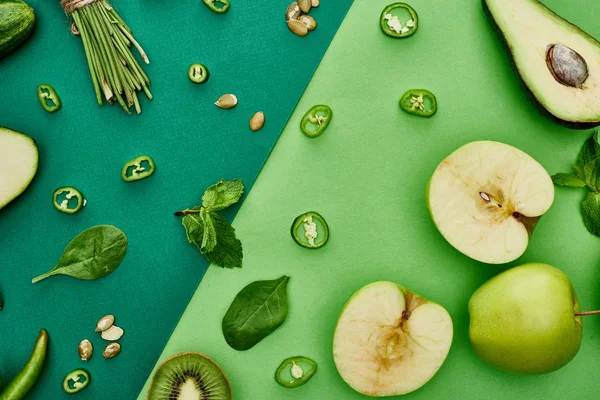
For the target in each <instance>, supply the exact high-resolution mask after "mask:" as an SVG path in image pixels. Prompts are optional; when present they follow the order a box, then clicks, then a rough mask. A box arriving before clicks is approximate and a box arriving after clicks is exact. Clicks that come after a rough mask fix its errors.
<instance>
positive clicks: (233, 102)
mask: <svg viewBox="0 0 600 400" xmlns="http://www.w3.org/2000/svg"><path fill="white" fill-rule="evenodd" d="M237 103H238V99H237V97H236V96H235V95H234V94H224V95H223V96H221V97H219V99H218V100H217V101H216V102H215V106H217V107H219V108H224V109H226V110H227V109H230V108H233V107H235V106H237Z"/></svg>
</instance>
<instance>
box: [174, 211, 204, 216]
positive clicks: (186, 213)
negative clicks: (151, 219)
mask: <svg viewBox="0 0 600 400" xmlns="http://www.w3.org/2000/svg"><path fill="white" fill-rule="evenodd" d="M200 211H201V210H181V211H177V212H176V213H175V215H176V216H178V217H179V216H181V215H191V214H200Z"/></svg>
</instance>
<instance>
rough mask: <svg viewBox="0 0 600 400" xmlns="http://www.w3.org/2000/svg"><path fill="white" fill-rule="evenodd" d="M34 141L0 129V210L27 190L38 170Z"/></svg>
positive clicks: (19, 134)
mask: <svg viewBox="0 0 600 400" xmlns="http://www.w3.org/2000/svg"><path fill="white" fill-rule="evenodd" d="M38 156H39V152H38V148H37V145H36V144H35V141H34V140H33V139H32V138H30V137H29V136H26V135H24V134H22V133H19V132H15V131H13V130H10V129H8V128H2V127H0V209H2V208H3V207H4V206H6V205H7V204H8V203H10V202H11V201H12V200H14V199H15V198H16V197H17V196H19V195H20V194H21V193H23V192H24V191H25V189H27V187H28V186H29V184H30V183H31V181H32V180H33V177H34V176H35V174H36V172H37V168H38Z"/></svg>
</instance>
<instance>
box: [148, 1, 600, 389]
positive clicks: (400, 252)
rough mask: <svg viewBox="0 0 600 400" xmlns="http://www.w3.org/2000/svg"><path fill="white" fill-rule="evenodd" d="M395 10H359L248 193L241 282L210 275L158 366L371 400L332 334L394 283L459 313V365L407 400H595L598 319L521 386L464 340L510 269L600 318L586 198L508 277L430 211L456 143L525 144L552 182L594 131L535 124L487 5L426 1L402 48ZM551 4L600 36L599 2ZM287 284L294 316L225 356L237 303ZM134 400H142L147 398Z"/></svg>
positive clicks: (554, 222) (237, 385)
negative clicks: (553, 368)
mask: <svg viewBox="0 0 600 400" xmlns="http://www.w3.org/2000/svg"><path fill="white" fill-rule="evenodd" d="M387 3H388V1H387V0H357V1H356V2H355V3H354V5H353V6H352V8H351V10H350V12H349V14H348V16H347V17H346V19H345V20H344V23H343V24H342V27H341V28H340V31H339V32H338V34H337V35H336V37H335V39H334V41H333V43H332V45H331V47H330V48H329V50H328V52H327V54H326V55H325V58H324V60H323V61H322V63H321V64H320V66H319V68H318V70H317V73H316V75H315V76H314V78H313V79H312V81H311V83H310V85H309V87H308V88H307V90H306V92H305V94H304V96H303V98H302V100H301V101H300V103H299V105H298V107H297V109H296V110H295V111H294V114H293V116H292V118H291V120H290V121H289V123H288V125H287V126H286V128H285V130H284V132H283V134H282V137H281V138H280V140H279V142H278V143H277V145H276V147H275V149H274V151H273V152H272V154H271V156H270V157H269V160H268V161H267V164H266V166H265V167H264V168H263V170H262V172H261V175H260V176H259V178H258V180H257V182H256V185H255V186H254V188H253V189H252V191H251V193H250V194H249V196H248V197H247V199H246V201H245V203H244V205H243V206H242V208H241V210H240V212H239V213H238V216H237V218H236V220H235V223H234V226H235V227H236V229H237V232H238V234H239V236H240V237H241V239H242V240H243V242H244V246H245V251H246V255H245V265H244V268H243V270H239V271H225V270H222V269H219V268H215V267H211V268H210V269H209V271H208V273H207V274H206V277H205V279H204V280H203V281H202V283H201V285H200V287H199V289H198V291H197V292H196V294H195V295H194V297H193V298H192V300H191V303H190V305H189V307H188V309H187V310H186V312H185V313H184V315H183V317H182V320H181V321H180V323H179V325H178V327H177V328H176V330H175V332H174V334H173V336H172V338H171V340H170V341H169V343H168V345H167V347H166V348H165V350H164V353H163V355H162V356H161V359H164V358H166V357H168V356H170V355H172V354H174V353H177V352H181V351H200V352H205V353H206V354H208V355H209V356H211V357H212V358H214V359H215V360H216V361H217V362H218V363H219V364H220V365H221V367H222V368H223V369H224V370H225V372H226V373H227V374H228V376H229V378H230V380H231V383H232V387H233V392H234V396H235V398H239V399H244V400H246V399H248V400H258V399H319V400H324V399H344V400H345V399H361V398H364V397H363V396H361V395H359V394H357V393H355V392H354V391H352V389H350V388H349V387H348V386H347V385H346V384H345V383H344V382H343V381H342V379H341V378H340V377H339V375H338V373H337V372H336V369H335V366H334V363H333V358H332V354H331V352H332V338H333V332H334V328H335V325H336V322H337V318H338V316H339V313H340V311H341V309H342V307H343V305H344V303H345V302H346V301H347V300H348V298H349V297H350V296H351V295H352V294H353V293H354V292H355V291H356V290H358V289H359V288H361V287H362V286H364V285H366V284H368V283H370V282H373V281H377V280H390V281H395V282H398V283H400V284H402V285H404V286H406V287H407V288H410V289H412V290H414V291H416V292H417V293H419V294H421V295H423V296H425V297H427V298H430V299H431V300H433V301H435V302H439V303H440V304H441V305H443V306H445V307H446V308H447V309H448V311H449V312H450V314H451V315H452V318H453V321H454V325H455V338H454V343H453V347H452V349H451V351H450V354H449V357H448V359H447V361H446V363H445V365H444V366H443V367H442V369H441V370H440V371H439V373H438V374H437V375H436V376H435V378H434V379H433V380H432V381H431V382H430V383H429V384H427V385H426V386H425V387H423V388H422V389H420V390H419V391H417V392H415V393H414V394H411V395H408V396H406V398H408V399H473V400H475V399H477V400H480V399H528V400H529V399H557V400H558V399H592V398H596V397H597V395H598V391H599V389H600V383H599V382H598V379H597V371H598V366H599V362H600V361H599V360H600V318H594V317H588V318H587V319H586V320H584V323H583V326H584V332H583V343H582V348H581V351H580V352H579V354H578V355H577V357H576V358H575V359H574V360H573V361H572V362H571V363H570V364H569V365H568V366H567V367H565V368H564V369H562V370H560V371H558V372H555V373H553V374H550V375H544V376H517V375H511V374H508V373H504V372H501V371H498V370H495V369H494V368H492V367H490V366H488V365H486V364H485V363H484V362H483V361H481V360H480V359H479V358H478V357H477V356H476V355H475V353H474V352H473V350H472V348H471V345H470V343H469V339H468V326H469V316H468V312H467V303H468V300H469V298H470V296H471V294H472V293H473V292H474V291H475V290H476V289H477V288H478V287H479V286H480V285H481V284H482V283H483V282H485V281H486V280H487V279H489V278H490V277H491V276H493V275H495V274H496V273H498V272H500V271H503V270H504V269H506V268H508V267H510V266H513V265H518V264H521V263H525V262H533V261H539V262H544V263H549V264H552V265H555V266H557V267H560V268H561V269H562V270H563V271H565V272H566V273H567V274H568V275H569V276H570V277H571V279H572V281H573V284H574V286H575V288H576V290H577V293H578V295H579V299H580V302H581V305H582V307H583V308H584V309H597V308H599V307H600V296H599V294H598V293H600V291H599V287H600V269H599V267H598V261H599V260H600V239H598V238H597V237H594V236H592V235H590V234H589V233H588V232H587V230H586V229H585V227H584V225H583V221H582V218H581V215H580V211H579V208H580V204H581V199H582V196H583V195H584V193H583V192H581V191H578V190H565V189H561V188H559V189H557V191H556V200H555V203H554V206H553V207H552V209H551V210H550V211H549V212H548V214H547V215H546V216H544V217H543V218H542V220H541V222H540V223H539V225H538V228H537V230H536V232H535V234H534V236H533V238H532V241H531V243H530V247H529V249H528V250H527V252H526V253H525V255H524V256H523V257H522V258H521V259H519V260H517V261H515V262H513V263H511V264H510V265H507V266H490V265H484V264H481V263H478V262H476V261H473V260H470V259H468V258H467V257H465V256H463V255H462V254H460V253H459V252H458V251H456V250H455V249H454V248H452V247H451V246H450V245H449V244H448V243H446V241H445V240H444V239H443V238H442V236H441V235H440V234H439V232H438V231H437V229H436V228H435V226H434V225H433V223H432V222H431V219H430V217H429V215H428V210H427V206H426V204H425V194H424V193H425V187H426V184H427V182H428V180H429V178H430V177H431V174H432V173H433V171H434V170H435V168H436V167H437V165H438V163H439V162H440V161H441V160H442V159H443V158H444V157H446V156H447V155H448V154H449V153H451V152H452V151H453V150H455V149H456V148H458V147H459V146H461V145H463V144H465V143H467V142H470V141H474V140H481V139H491V140H498V141H502V142H505V143H508V144H511V145H514V146H516V147H518V148H520V149H522V150H524V151H526V152H527V153H529V154H531V155H532V156H533V157H535V158H536V159H537V160H539V161H540V162H541V163H542V164H543V165H544V166H545V167H546V168H547V169H548V171H549V172H551V173H554V172H557V171H563V170H565V169H568V165H569V164H570V163H572V162H574V160H575V158H576V156H577V153H578V151H579V148H580V147H581V144H582V143H583V141H584V140H585V139H586V138H587V137H588V136H589V134H590V132H589V131H587V132H575V131H570V130H568V129H565V128H562V127H560V126H558V125H556V124H554V123H552V122H551V121H549V120H547V119H545V118H544V117H542V116H541V115H539V114H538V113H537V112H536V110H535V109H534V107H533V106H532V105H531V104H529V103H528V100H527V99H526V97H525V96H524V94H523V92H522V91H521V90H520V88H519V84H518V79H517V77H516V76H515V75H514V74H513V73H512V71H511V70H510V67H509V64H508V61H507V60H506V57H505V54H504V50H503V49H502V46H501V44H500V42H499V41H498V39H497V37H496V36H495V34H494V32H493V31H492V28H491V27H490V26H489V24H488V23H487V21H486V19H485V16H484V14H483V11H482V8H481V4H480V2H479V1H477V0H474V1H469V2H460V3H459V2H450V1H447V2H415V3H414V6H415V8H416V10H417V12H418V13H419V16H420V20H419V21H420V26H419V31H418V32H417V33H416V34H415V35H414V36H413V37H411V38H410V39H406V40H395V39H391V38H389V37H386V36H385V35H383V33H382V32H381V30H380V29H379V25H378V21H379V14H380V12H381V10H382V9H383V7H384V6H385V5H386V4H387ZM547 3H548V5H549V6H550V7H551V8H553V9H554V10H555V11H556V12H558V13H559V14H561V15H564V16H565V17H566V18H567V19H570V20H572V21H573V22H575V23H577V24H579V25H581V26H582V28H584V29H585V30H587V31H588V32H590V33H591V34H593V35H595V36H596V37H600V28H598V25H597V24H596V18H595V16H596V15H598V13H600V3H597V2H593V1H591V0H577V1H573V2H568V3H565V2H561V1H559V0H548V1H547ZM415 87H422V88H427V89H429V90H431V91H432V92H434V93H435V94H436V96H437V98H438V101H439V111H438V113H437V114H436V115H435V116H434V117H432V118H430V119H424V118H419V117H415V116H411V115H408V114H406V113H404V112H402V111H401V110H400V109H399V108H398V99H399V98H400V96H401V95H402V93H404V92H405V91H406V90H407V89H410V88H415ZM314 104H328V105H330V106H331V108H332V109H333V111H334V113H335V116H334V119H333V121H332V122H331V124H330V126H329V127H328V129H327V131H326V132H325V133H324V134H323V135H322V136H320V137H319V138H317V139H309V138H307V137H305V136H304V135H303V134H302V133H301V132H300V129H299V123H300V120H301V118H302V115H303V114H304V113H305V112H306V111H307V110H308V109H309V108H310V107H311V106H313V105H314ZM309 210H315V211H318V212H319V213H321V214H322V215H323V217H324V218H325V219H326V220H327V222H328V224H329V227H330V231H331V236H330V240H329V243H328V244H327V246H325V247H323V248H322V249H320V250H307V249H304V248H302V247H300V246H298V245H297V244H296V243H294V241H293V240H292V238H291V237H290V234H289V229H290V225H291V223H292V221H293V220H294V218H295V217H296V216H297V215H298V214H300V213H302V212H305V211H309ZM283 274H286V275H290V276H291V280H290V284H289V287H288V292H289V301H290V303H289V304H290V312H289V315H288V318H287V320H286V322H285V323H284V324H283V325H282V326H281V327H280V328H279V329H278V330H277V331H275V332H274V333H273V334H272V335H271V336H269V337H267V338H266V339H265V340H264V341H262V342H261V343H259V344H258V345H256V346H255V347H254V348H252V349H250V350H249V351H246V352H237V351H235V350H233V349H231V348H229V347H228V346H227V344H226V343H225V340H224V338H223V335H222V333H221V320H222V318H223V315H224V314H225V312H226V310H227V308H228V307H229V305H230V303H231V301H232V300H233V298H234V297H235V295H236V293H237V292H238V291H239V290H240V289H242V288H243V287H244V286H245V285H246V284H248V283H249V282H251V281H254V280H261V279H275V278H277V277H279V276H281V275H283ZM294 355H305V356H308V357H311V358H312V359H314V360H316V361H317V362H318V363H319V371H318V372H317V374H316V375H315V376H314V377H313V379H312V380H311V381H310V382H309V383H308V384H306V385H304V386H302V387H301V388H298V389H293V390H290V389H285V388H282V387H281V386H279V385H278V384H277V383H276V382H275V380H274V379H273V373H274V371H275V370H276V369H277V366H278V365H279V363H280V362H281V361H282V360H283V359H285V358H287V357H289V356H294ZM146 389H147V387H146V388H145V389H144V391H143V392H142V393H141V395H140V397H139V399H140V400H141V399H143V398H144V395H145V393H146V392H145V390H146Z"/></svg>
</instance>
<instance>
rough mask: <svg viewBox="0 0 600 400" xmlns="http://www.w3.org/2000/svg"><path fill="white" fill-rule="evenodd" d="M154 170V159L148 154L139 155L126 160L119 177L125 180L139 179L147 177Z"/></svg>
mask: <svg viewBox="0 0 600 400" xmlns="http://www.w3.org/2000/svg"><path fill="white" fill-rule="evenodd" d="M155 170H156V165H155V164H154V160H153V159H152V157H150V156H139V157H137V158H134V159H133V160H131V161H129V162H127V163H126V164H125V165H124V166H123V170H122V171H121V177H122V178H123V180H125V181H126V182H134V181H139V180H140V179H144V178H147V177H149V176H150V175H152V174H153V173H154V171H155Z"/></svg>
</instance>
